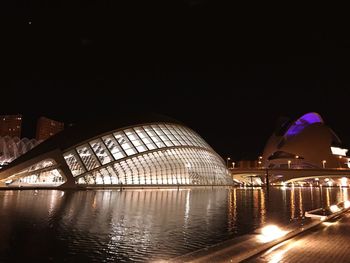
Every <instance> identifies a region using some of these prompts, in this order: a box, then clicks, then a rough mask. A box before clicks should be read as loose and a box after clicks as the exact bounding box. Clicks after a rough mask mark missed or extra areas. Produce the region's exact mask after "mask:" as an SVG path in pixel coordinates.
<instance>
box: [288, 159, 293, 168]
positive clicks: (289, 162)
mask: <svg viewBox="0 0 350 263" xmlns="http://www.w3.org/2000/svg"><path fill="white" fill-rule="evenodd" d="M291 163H292V161H291V160H288V169H290V164H291Z"/></svg>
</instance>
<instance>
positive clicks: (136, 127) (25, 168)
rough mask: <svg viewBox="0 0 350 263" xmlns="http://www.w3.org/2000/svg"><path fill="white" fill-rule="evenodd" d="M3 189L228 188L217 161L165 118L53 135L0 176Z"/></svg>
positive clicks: (222, 166)
mask: <svg viewBox="0 0 350 263" xmlns="http://www.w3.org/2000/svg"><path fill="white" fill-rule="evenodd" d="M0 181H1V182H2V183H3V184H6V185H8V186H22V187H25V186H61V187H73V186H78V185H79V186H117V185H119V186H171V185H230V184H232V179H231V178H230V176H229V174H228V170H227V169H226V166H225V163H224V161H223V160H222V158H221V157H220V156H219V155H218V154H217V153H216V152H215V151H214V150H213V149H212V148H211V147H210V146H209V145H208V144H207V143H206V142H205V141H204V140H203V139H202V138H201V137H200V136H199V135H198V134H197V133H196V132H195V131H193V130H192V129H190V128H188V127H186V126H185V125H183V124H182V123H180V122H178V121H175V120H172V119H169V118H167V117H164V116H158V115H149V116H143V117H142V118H140V117H138V116H134V117H131V116H128V118H126V119H120V118H118V121H115V120H113V119H109V120H108V119H106V120H99V121H97V122H96V121H90V122H88V123H85V124H83V125H79V126H78V125H77V126H74V127H72V128H68V129H67V130H65V131H63V132H61V133H59V134H57V135H56V136H54V137H52V138H50V139H49V140H47V141H45V142H43V143H42V144H40V145H39V146H37V147H36V148H34V149H33V150H31V151H29V152H28V153H26V154H24V155H23V156H21V157H19V158H18V159H17V160H15V161H14V162H13V163H11V164H10V165H9V166H8V167H7V168H6V169H4V170H1V171H0Z"/></svg>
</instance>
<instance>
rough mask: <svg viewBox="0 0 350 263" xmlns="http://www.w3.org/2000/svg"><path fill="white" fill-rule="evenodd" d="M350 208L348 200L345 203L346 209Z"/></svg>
mask: <svg viewBox="0 0 350 263" xmlns="http://www.w3.org/2000/svg"><path fill="white" fill-rule="evenodd" d="M349 207H350V201H349V200H346V201H345V202H344V208H349Z"/></svg>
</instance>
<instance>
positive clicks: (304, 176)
mask: <svg viewBox="0 0 350 263" xmlns="http://www.w3.org/2000/svg"><path fill="white" fill-rule="evenodd" d="M229 170H230V172H231V175H232V177H233V179H236V180H238V181H242V182H249V180H251V179H252V178H254V177H259V178H260V179H261V181H262V182H265V180H266V178H268V180H269V183H270V184H271V183H282V182H285V183H291V182H295V181H302V180H308V179H315V178H341V177H350V169H348V168H319V169H301V168H294V169H293V168H246V169H241V168H231V169H229Z"/></svg>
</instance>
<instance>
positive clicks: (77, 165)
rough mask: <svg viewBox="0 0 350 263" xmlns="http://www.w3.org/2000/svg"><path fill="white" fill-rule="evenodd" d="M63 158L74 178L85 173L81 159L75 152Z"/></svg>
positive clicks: (70, 152) (66, 154) (68, 153)
mask: <svg viewBox="0 0 350 263" xmlns="http://www.w3.org/2000/svg"><path fill="white" fill-rule="evenodd" d="M63 157H64V159H65V161H66V163H67V165H68V167H69V169H70V171H71V172H72V174H73V176H77V175H79V174H82V173H84V172H85V167H84V166H83V165H82V163H81V161H80V159H79V157H78V156H77V154H76V153H75V151H74V150H73V151H69V152H67V153H65V154H63Z"/></svg>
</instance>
